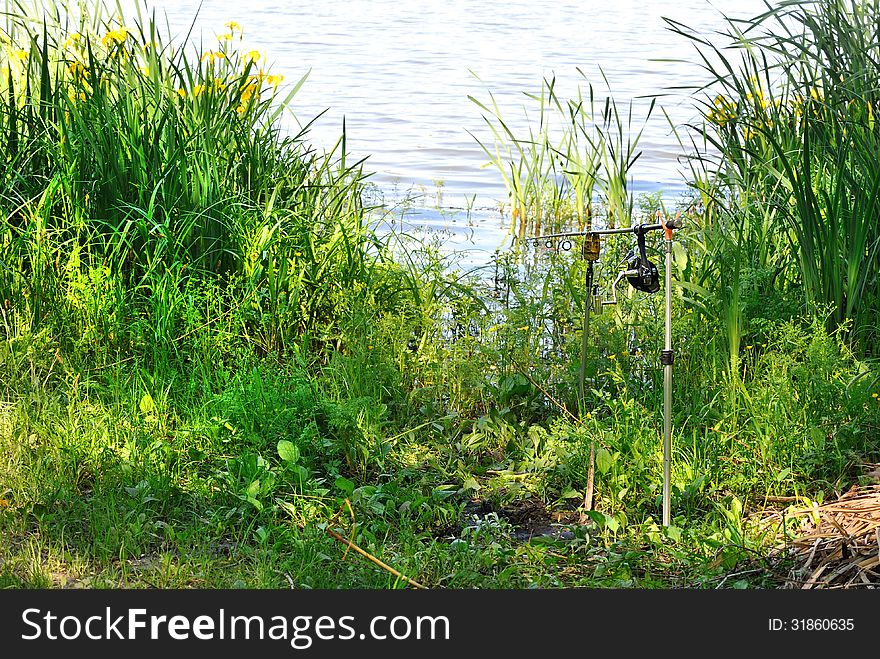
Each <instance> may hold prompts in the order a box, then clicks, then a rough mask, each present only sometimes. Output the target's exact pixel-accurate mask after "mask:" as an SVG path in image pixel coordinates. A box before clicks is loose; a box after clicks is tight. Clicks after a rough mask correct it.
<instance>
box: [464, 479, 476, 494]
mask: <svg viewBox="0 0 880 659" xmlns="http://www.w3.org/2000/svg"><path fill="white" fill-rule="evenodd" d="M462 488H464V489H465V490H473V491H474V492H476V491H477V490H479V489H480V484H479V483H478V482H477V479H476V478H474V477H473V476H469V477H468V478H466V479H465V481H464V483H462Z"/></svg>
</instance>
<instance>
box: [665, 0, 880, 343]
mask: <svg viewBox="0 0 880 659" xmlns="http://www.w3.org/2000/svg"><path fill="white" fill-rule="evenodd" d="M878 15H880V4H878V3H877V2H875V1H873V0H872V1H870V2H860V1H858V2H857V1H852V2H845V1H842V0H823V1H821V2H802V1H790V2H782V3H780V4H779V5H778V6H775V7H772V8H769V9H768V11H766V12H765V13H763V14H761V15H760V16H757V17H755V18H753V19H751V20H748V21H744V22H734V21H730V22H729V30H728V32H727V33H726V35H725V36H726V37H727V38H728V44H727V47H724V48H723V47H722V46H719V45H716V44H714V43H713V42H711V41H709V40H708V39H705V38H703V37H701V36H699V35H696V34H694V33H693V32H692V31H690V30H689V29H687V28H686V27H685V26H683V25H681V24H679V23H676V22H673V21H670V22H669V23H670V28H671V29H672V30H674V31H676V32H678V33H679V34H681V35H683V36H685V37H686V38H688V39H690V40H691V41H692V42H693V43H694V45H695V46H696V49H697V52H698V54H699V58H700V62H701V66H702V69H703V70H704V72H705V74H706V75H707V77H708V82H707V85H706V88H707V93H706V96H705V97H704V100H703V102H702V116H703V118H704V119H705V123H704V124H703V125H702V126H699V127H697V130H698V132H699V134H700V135H701V137H702V139H703V140H704V141H705V143H706V144H707V145H709V146H710V147H712V150H713V151H714V155H711V154H709V151H702V152H701V153H702V154H703V155H701V156H700V157H699V160H700V167H699V168H698V169H700V170H701V176H700V177H699V178H700V179H701V180H703V181H704V182H705V183H706V184H707V186H706V187H705V188H703V190H702V192H703V194H704V196H705V197H706V198H707V201H711V203H713V204H714V205H716V206H717V207H718V208H719V209H720V211H721V212H722V213H723V214H724V215H725V216H727V217H730V218H732V217H737V218H741V221H743V222H746V223H747V224H751V225H755V224H757V225H761V226H765V229H766V230H762V232H761V233H760V234H758V235H752V234H751V233H747V234H745V235H741V236H738V237H736V238H734V241H735V242H736V243H737V244H738V245H740V248H742V247H745V248H746V249H747V250H749V251H751V252H752V253H754V254H755V255H756V256H758V257H760V258H761V259H763V263H762V264H761V266H762V267H767V268H771V269H776V268H778V270H779V273H780V274H781V275H782V276H780V277H778V278H777V277H774V284H775V285H777V286H783V285H787V284H790V286H791V288H790V290H791V291H792V292H793V291H795V290H797V289H799V290H800V291H801V294H802V296H803V299H804V300H805V301H806V302H808V303H810V304H811V305H813V306H814V307H821V308H826V307H828V308H830V309H831V313H830V315H829V316H828V320H829V328H830V329H833V328H836V327H841V326H848V327H849V329H850V330H851V336H852V338H853V340H855V341H856V342H857V343H858V344H859V345H860V346H861V348H862V349H863V350H870V349H871V346H872V345H874V344H876V336H877V326H878V320H880V316H878V310H880V286H878V283H880V280H878V277H877V271H878V267H880V229H878V227H880V222H878V217H880V205H878V204H880V173H878V168H877V166H876V163H877V157H878V154H880V127H878V126H877V123H876V121H875V116H874V114H875V111H876V107H877V102H878V89H880V58H878V55H880V45H878V43H880V42H878V27H877V25H878V23H877V19H878ZM730 51H732V53H731V52H730ZM724 230H725V232H726V233H727V235H729V236H735V234H736V232H737V229H736V228H735V226H734V223H732V222H731V221H728V222H727V223H726V225H725V229H724ZM740 238H741V239H742V241H740ZM760 243H763V244H764V245H772V246H773V250H767V249H766V248H762V247H758V246H757V245H758V244H760ZM747 245H750V246H747ZM789 245H793V246H794V255H795V259H794V261H792V262H791V263H785V262H783V261H780V259H779V258H778V257H777V256H775V255H774V253H773V252H774V251H776V252H778V253H781V254H785V253H788V247H789Z"/></svg>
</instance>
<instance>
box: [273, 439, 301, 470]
mask: <svg viewBox="0 0 880 659" xmlns="http://www.w3.org/2000/svg"><path fill="white" fill-rule="evenodd" d="M278 455H279V456H281V459H282V460H284V461H285V462H287V463H290V464H293V463H295V462H296V461H297V460H299V447H298V446H297V445H296V444H294V443H293V442H291V441H288V440H286V439H282V440H281V441H279V442H278Z"/></svg>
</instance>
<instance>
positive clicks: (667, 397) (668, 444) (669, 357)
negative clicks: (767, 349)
mask: <svg viewBox="0 0 880 659" xmlns="http://www.w3.org/2000/svg"><path fill="white" fill-rule="evenodd" d="M665 246H666V281H665V288H666V291H665V293H666V322H665V324H666V341H665V343H664V350H663V356H662V359H661V363H662V364H663V526H669V522H670V519H669V518H670V467H671V463H672V362H673V359H674V357H673V352H672V232H671V231H667V233H666V240H665Z"/></svg>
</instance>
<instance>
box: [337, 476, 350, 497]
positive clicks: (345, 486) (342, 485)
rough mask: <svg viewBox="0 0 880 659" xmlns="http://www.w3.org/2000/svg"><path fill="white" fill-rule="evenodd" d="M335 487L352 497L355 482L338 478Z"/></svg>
mask: <svg viewBox="0 0 880 659" xmlns="http://www.w3.org/2000/svg"><path fill="white" fill-rule="evenodd" d="M334 485H336V487H338V488H339V489H340V490H342V491H343V492H345V493H346V494H347V495H348V496H351V493H352V492H354V482H352V481H350V480H348V479H347V478H345V477H343V476H340V477H339V478H337V479H336V481H335V482H334Z"/></svg>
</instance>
